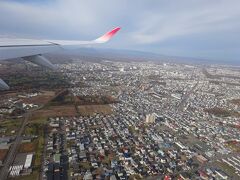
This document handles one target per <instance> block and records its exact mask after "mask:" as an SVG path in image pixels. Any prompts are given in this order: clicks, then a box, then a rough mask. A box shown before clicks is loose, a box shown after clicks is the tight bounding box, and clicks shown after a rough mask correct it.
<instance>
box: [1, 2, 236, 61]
mask: <svg viewBox="0 0 240 180" xmlns="http://www.w3.org/2000/svg"><path fill="white" fill-rule="evenodd" d="M0 12H1V15H0V36H1V37H2V36H9V37H21V38H38V39H64V40H65V39H67V40H68V39H69V40H91V39H95V38H96V37H98V36H100V35H101V34H103V33H104V32H106V31H109V30H111V29H112V28H114V27H116V26H120V27H121V28H122V29H121V31H120V32H119V34H117V36H116V37H114V39H113V40H112V41H110V42H109V43H107V44H104V45H101V47H102V48H114V49H130V50H140V51H147V52H154V53H158V54H164V55H171V56H185V57H195V58H204V59H210V60H219V61H222V60H224V61H228V60H229V61H240V58H239V57H240V0H0Z"/></svg>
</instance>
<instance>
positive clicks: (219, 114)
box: [204, 107, 240, 117]
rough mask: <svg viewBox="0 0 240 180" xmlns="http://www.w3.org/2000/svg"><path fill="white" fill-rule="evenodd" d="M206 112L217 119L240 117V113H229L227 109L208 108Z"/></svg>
mask: <svg viewBox="0 0 240 180" xmlns="http://www.w3.org/2000/svg"><path fill="white" fill-rule="evenodd" d="M204 111H205V112H207V113H209V114H213V115H215V116H217V117H231V116H234V117H240V113H238V112H235V111H229V110H227V109H223V108H218V107H214V108H208V109H205V110H204Z"/></svg>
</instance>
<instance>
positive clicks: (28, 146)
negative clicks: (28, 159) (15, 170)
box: [19, 142, 36, 153]
mask: <svg viewBox="0 0 240 180" xmlns="http://www.w3.org/2000/svg"><path fill="white" fill-rule="evenodd" d="M35 150H36V143H32V142H31V143H22V144H21V145H20V148H19V152H20V153H28V152H34V151H35Z"/></svg>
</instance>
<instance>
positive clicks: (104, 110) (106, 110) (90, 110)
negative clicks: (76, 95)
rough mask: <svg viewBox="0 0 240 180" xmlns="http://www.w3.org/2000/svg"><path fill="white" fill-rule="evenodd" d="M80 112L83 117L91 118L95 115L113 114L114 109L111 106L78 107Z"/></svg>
mask: <svg viewBox="0 0 240 180" xmlns="http://www.w3.org/2000/svg"><path fill="white" fill-rule="evenodd" d="M78 111H79V114H80V115H82V116H89V115H93V114H95V113H100V114H111V113H112V108H111V106H110V105H82V106H78Z"/></svg>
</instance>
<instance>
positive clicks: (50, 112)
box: [32, 105, 77, 119]
mask: <svg viewBox="0 0 240 180" xmlns="http://www.w3.org/2000/svg"><path fill="white" fill-rule="evenodd" d="M76 115H77V112H76V109H75V106H73V105H69V106H50V107H48V108H46V109H40V110H37V111H35V112H33V114H32V119H39V118H48V117H56V116H76Z"/></svg>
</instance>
